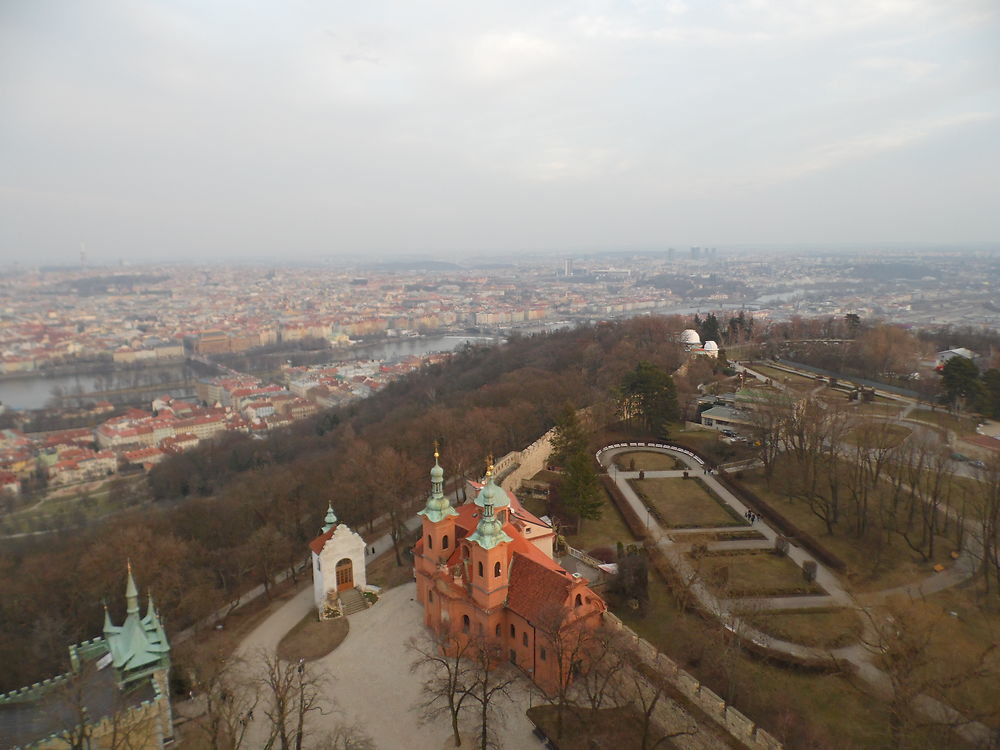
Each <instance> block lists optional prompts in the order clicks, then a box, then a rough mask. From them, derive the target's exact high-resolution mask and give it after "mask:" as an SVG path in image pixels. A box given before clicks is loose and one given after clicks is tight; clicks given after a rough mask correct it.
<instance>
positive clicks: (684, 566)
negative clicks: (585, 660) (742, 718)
mask: <svg viewBox="0 0 1000 750" xmlns="http://www.w3.org/2000/svg"><path fill="white" fill-rule="evenodd" d="M637 449H638V450H644V451H651V452H654V453H664V454H666V455H669V456H672V457H673V458H676V459H679V460H680V461H682V462H683V463H684V464H685V465H686V466H687V467H688V472H689V474H690V475H691V476H693V477H696V478H697V479H701V480H702V481H703V482H704V483H705V484H706V485H707V486H708V487H709V488H710V489H711V490H712V491H713V492H715V493H716V496H717V497H719V498H720V499H721V500H722V502H724V503H726V504H727V505H729V506H730V507H731V508H733V510H735V511H736V512H737V513H739V515H740V516H742V515H743V514H744V513H745V512H746V511H747V510H748V509H749V508H748V507H747V505H746V504H744V503H743V502H742V501H741V500H740V499H739V498H737V497H736V496H735V495H734V494H733V493H732V492H730V491H729V489H728V488H726V487H725V486H723V485H722V483H721V482H719V481H718V479H716V478H715V475H714V474H712V473H709V472H707V471H706V468H705V466H704V465H703V463H702V461H701V459H699V458H698V457H696V456H694V455H693V454H691V453H689V452H687V451H684V450H679V449H677V448H673V447H669V446H665V445H660V444H654V443H621V444H616V445H611V446H607V447H605V448H602V449H601V450H600V451H598V452H597V460H598V461H599V462H600V463H601V465H602V466H604V467H605V468H608V467H611V469H610V471H609V475H610V476H611V478H612V480H613V481H614V482H615V485H616V486H617V487H618V489H619V490H620V491H621V493H622V495H623V496H624V497H625V500H626V501H627V502H628V504H629V506H630V507H631V508H632V510H633V511H634V512H635V513H636V516H637V517H638V518H640V519H645V520H646V526H647V528H648V529H649V533H650V538H651V539H652V540H653V542H654V543H655V544H656V546H657V548H658V549H659V550H660V551H661V552H662V554H663V556H664V558H665V559H666V560H667V562H668V563H669V564H670V566H671V567H672V568H673V569H674V571H675V572H676V573H677V574H678V575H679V576H680V577H682V579H683V580H685V581H691V584H690V590H691V593H692V594H693V595H694V596H695V597H696V598H697V600H698V602H699V605H700V606H701V608H702V609H703V610H704V611H706V612H709V613H711V614H712V615H713V616H715V617H717V618H718V619H719V620H720V621H721V622H722V623H723V625H724V626H725V627H726V629H728V630H729V631H731V632H732V633H734V634H735V635H737V636H738V637H740V638H742V639H744V640H748V641H750V642H752V643H754V644H756V645H758V646H761V647H764V648H768V649H772V650H774V651H778V652H781V653H784V654H788V655H790V656H793V657H795V658H797V659H802V660H806V661H814V662H822V661H830V660H831V659H836V660H839V661H843V662H849V663H850V664H851V665H852V666H853V667H854V669H855V671H856V674H857V675H858V677H860V678H861V679H863V680H865V682H867V683H869V684H870V685H871V686H872V687H873V688H875V690H876V691H878V692H879V693H881V694H883V695H886V694H888V692H889V691H890V689H891V688H890V681H889V676H888V675H887V674H886V673H885V672H883V671H882V670H881V669H879V668H878V667H877V666H875V664H874V663H873V661H872V654H871V653H870V651H869V650H868V649H867V648H866V647H865V646H863V645H862V644H860V643H857V644H853V645H851V646H846V647H843V648H839V649H834V650H832V651H831V650H826V649H820V648H813V647H809V646H803V645H801V644H798V643H793V642H791V641H785V640H782V639H780V638H774V637H772V636H769V635H767V634H765V633H763V632H761V631H760V630H758V629H756V628H754V627H752V626H751V625H750V624H749V623H747V622H746V621H745V620H743V619H742V618H740V617H739V614H738V610H739V609H744V608H751V609H754V610H759V609H762V608H764V609H806V608H810V607H828V606H843V607H852V608H854V609H857V610H859V611H863V610H864V609H865V607H869V606H873V605H876V604H878V603H880V602H883V601H885V600H886V599H887V598H888V597H889V596H891V595H893V594H898V593H910V594H916V595H919V594H928V593H931V592H933V591H940V590H943V589H946V588H948V587H950V586H954V585H956V584H958V583H961V582H962V581H965V580H967V579H968V578H969V577H971V575H972V574H973V572H974V570H975V559H974V556H973V555H972V554H971V553H970V554H966V555H963V556H962V557H960V558H959V560H958V561H956V563H955V564H954V565H952V566H951V568H949V569H948V570H947V571H945V572H943V573H937V574H935V575H934V576H932V577H930V578H928V579H926V580H924V581H921V582H917V583H913V584H909V585H908V586H903V587H899V588H894V589H887V590H885V591H880V592H874V593H869V594H866V595H864V596H862V597H858V598H857V599H855V597H853V596H852V595H851V594H850V593H848V592H847V591H846V590H845V589H844V587H843V586H842V585H841V583H840V581H839V579H838V578H837V576H836V575H835V574H834V573H833V572H832V571H830V570H829V569H828V568H826V566H824V565H823V564H822V563H820V562H819V561H818V560H814V559H813V557H812V556H811V555H809V554H808V553H807V552H806V551H805V550H803V549H802V548H800V547H796V546H794V545H791V546H789V549H788V558H789V559H790V560H792V561H793V562H794V563H795V564H796V565H798V566H799V567H800V568H801V567H802V564H803V563H804V562H805V561H807V560H813V561H814V562H815V563H816V582H817V583H819V585H820V586H822V587H823V589H824V590H825V591H826V592H827V593H826V595H823V596H808V597H800V596H792V597H766V598H759V599H753V600H749V601H748V600H740V601H736V600H726V599H721V598H719V597H717V596H716V595H715V594H714V593H713V592H712V591H711V590H710V589H709V588H708V587H707V586H705V585H704V584H703V583H702V582H701V581H700V580H698V576H697V573H696V572H695V570H694V569H693V568H692V566H691V564H690V563H689V562H688V558H687V552H688V548H689V546H690V545H688V544H686V543H684V542H683V541H681V540H677V539H675V538H672V537H681V538H683V534H684V530H683V529H669V530H667V529H664V528H663V527H662V526H661V525H660V524H659V523H658V522H657V521H656V519H655V518H653V517H652V516H651V514H649V513H648V511H647V510H646V506H645V505H644V504H643V502H642V501H641V500H640V498H639V497H638V496H637V495H636V493H635V491H634V490H633V489H632V487H631V486H630V485H629V482H628V480H629V479H637V478H638V476H639V472H638V471H618V470H616V469H615V468H614V467H613V459H614V457H615V456H617V455H619V454H621V453H626V452H634V451H635V450H637ZM683 474H684V472H683V471H682V470H681V471H646V472H644V476H645V477H646V478H647V479H655V478H668V477H670V478H673V477H679V476H683ZM753 528H754V530H755V531H757V532H759V533H761V534H762V535H763V536H764V538H765V541H766V542H767V544H768V546H773V544H774V540H775V539H776V538H777V537H778V533H777V532H776V531H775V530H774V529H773V528H771V526H770V525H769V524H768V522H767V518H766V517H764V516H758V521H757V522H756V523H755V524H754V525H753ZM727 530H731V528H728V529H727ZM689 531H694V530H693V529H691V530H689ZM697 531H699V532H705V531H709V529H697ZM718 544H720V543H716V545H718ZM725 544H726V545H728V546H729V548H730V549H748V550H749V549H758V548H759V547H760V545H759V543H758V544H754V542H753V540H746V541H736V542H726V543H725ZM709 548H710V549H711V548H712V545H709ZM916 705H917V706H918V707H919V708H920V710H921V711H922V712H923V713H924V714H925V715H926V716H928V717H929V718H931V719H932V720H934V721H941V722H947V723H955V724H958V725H959V726H957V727H956V730H955V731H957V732H958V733H959V734H961V735H962V736H963V737H964V738H966V739H967V740H969V741H971V742H974V743H983V744H986V743H988V742H990V741H996V740H997V739H1000V737H998V735H997V733H996V732H995V731H993V730H991V729H990V728H989V727H987V726H986V725H984V724H981V723H979V722H974V721H966V720H965V719H964V718H963V717H962V716H961V715H960V714H959V713H958V712H957V711H955V710H954V709H953V708H951V707H950V706H947V705H945V704H944V703H942V702H940V701H938V700H936V699H934V698H931V697H930V696H926V695H921V696H918V698H917V700H916Z"/></svg>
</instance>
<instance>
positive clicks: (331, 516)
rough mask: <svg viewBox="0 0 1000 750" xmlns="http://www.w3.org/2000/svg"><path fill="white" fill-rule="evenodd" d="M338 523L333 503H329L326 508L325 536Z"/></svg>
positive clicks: (324, 520)
mask: <svg viewBox="0 0 1000 750" xmlns="http://www.w3.org/2000/svg"><path fill="white" fill-rule="evenodd" d="M335 523H337V514H336V513H334V512H333V503H329V504H328V505H327V506H326V518H324V519H323V524H324V525H323V533H324V534H325V533H326V532H328V531H329V530H330V529H332V528H333V525H334V524H335Z"/></svg>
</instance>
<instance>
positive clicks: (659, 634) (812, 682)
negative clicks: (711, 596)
mask: <svg viewBox="0 0 1000 750" xmlns="http://www.w3.org/2000/svg"><path fill="white" fill-rule="evenodd" d="M649 594H650V603H649V608H648V610H647V612H646V615H645V616H644V617H643V616H640V615H639V613H637V612H633V611H632V610H630V609H628V608H624V607H623V608H620V609H616V610H615V614H617V615H618V616H619V617H620V618H621V619H622V620H623V621H624V622H625V624H626V625H628V626H629V627H630V628H632V629H633V630H634V631H636V632H637V633H638V634H639V635H640V636H642V637H643V638H645V639H646V640H648V641H650V642H651V643H652V644H653V645H654V646H656V647H657V648H659V649H660V650H661V651H663V652H664V653H665V654H667V655H668V656H670V657H671V658H673V659H675V660H676V661H677V662H678V663H679V664H680V665H681V666H682V667H684V668H686V669H689V670H690V671H692V672H693V673H694V674H695V675H696V676H698V677H699V678H700V679H701V680H703V681H704V682H705V683H706V684H707V685H708V686H709V687H710V688H711V689H712V690H714V691H715V692H716V693H718V694H719V695H726V694H727V692H728V688H729V686H730V683H729V681H728V680H727V679H726V677H725V675H726V674H729V675H730V676H731V679H732V682H733V686H734V689H733V698H734V701H733V704H734V705H735V706H736V707H737V708H738V709H739V710H741V711H743V712H744V713H745V714H747V715H748V716H750V717H751V718H753V719H755V720H757V721H759V722H760V723H761V725H762V726H763V727H764V728H765V729H767V730H768V731H769V732H771V733H772V734H773V735H774V736H775V737H776V738H777V739H778V741H780V742H784V743H787V744H786V746H798V747H810V746H812V747H817V748H819V747H822V748H845V749H846V748H850V749H851V750H862V748H881V747H888V746H889V721H888V714H887V712H886V709H885V707H884V705H883V704H882V703H880V702H879V701H878V700H875V699H873V698H871V697H870V696H868V695H867V694H865V693H863V692H862V691H861V690H859V689H858V688H857V687H856V686H855V685H852V684H851V682H850V680H849V679H847V678H846V677H843V676H841V675H838V674H816V673H810V672H802V671H799V670H795V669H788V668H785V667H782V666H780V665H777V664H773V663H770V662H766V661H761V660H759V659H757V658H754V657H752V656H750V655H748V654H746V653H744V652H742V651H740V650H739V649H736V650H733V651H727V650H726V649H725V648H724V647H723V644H724V643H725V639H724V638H723V636H721V634H719V632H718V627H717V625H715V624H714V623H710V622H709V621H707V620H705V619H704V618H702V617H700V616H699V615H697V614H694V613H693V612H690V611H688V612H682V611H680V609H679V608H678V606H677V600H676V599H675V598H674V597H673V595H672V594H671V592H670V590H669V588H668V587H667V585H666V584H665V583H664V582H663V580H662V579H661V578H660V577H659V576H658V575H656V574H655V573H651V574H650V579H649ZM713 639H714V640H713ZM727 654H728V656H727ZM726 659H728V662H727V661H725V660H726ZM848 717H849V719H848ZM928 731H930V730H928ZM802 737H812V738H813V739H814V741H815V744H813V745H810V744H808V743H807V742H802V741H801V739H800V742H795V739H796V738H802ZM918 746H919V745H918ZM926 746H927V747H941V748H944V747H947V748H949V749H950V750H961V749H963V748H967V747H968V746H967V745H965V744H963V743H961V742H960V741H958V740H957V739H955V738H954V737H953V736H952V735H950V734H948V735H945V736H944V739H943V742H942V743H938V744H937V745H934V744H927V745H926Z"/></svg>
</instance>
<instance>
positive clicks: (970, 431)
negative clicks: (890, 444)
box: [907, 409, 976, 435]
mask: <svg viewBox="0 0 1000 750" xmlns="http://www.w3.org/2000/svg"><path fill="white" fill-rule="evenodd" d="M907 419H916V420H917V421H919V422H927V423H928V424H934V425H937V426H938V427H943V428H945V429H946V430H953V431H954V432H956V433H958V434H959V435H974V434H975V433H976V420H974V419H973V418H972V417H966V416H959V415H957V414H949V413H948V412H945V411H931V410H930V409H914V410H913V411H911V412H910V415H909V417H907Z"/></svg>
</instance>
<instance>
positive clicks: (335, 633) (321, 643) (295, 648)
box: [278, 612, 350, 662]
mask: <svg viewBox="0 0 1000 750" xmlns="http://www.w3.org/2000/svg"><path fill="white" fill-rule="evenodd" d="M349 630H350V624H349V622H348V619H347V618H346V617H335V618H334V619H332V620H327V621H326V622H321V621H320V620H319V619H318V618H317V616H316V613H315V612H310V613H309V614H307V615H306V616H305V617H303V618H302V619H301V620H300V621H299V623H298V624H297V625H296V626H295V627H294V628H292V629H291V630H289V631H288V632H287V633H285V636H284V637H283V638H282V639H281V642H280V643H278V657H279V658H280V659H284V660H285V661H290V662H297V661H298V660H299V659H303V660H305V661H315V660H316V659H322V658H323V657H324V656H326V655H327V654H329V653H330V652H331V651H333V650H334V649H335V648H337V646H339V645H340V644H341V643H343V642H344V639H345V638H346V637H347V632H348V631H349Z"/></svg>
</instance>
